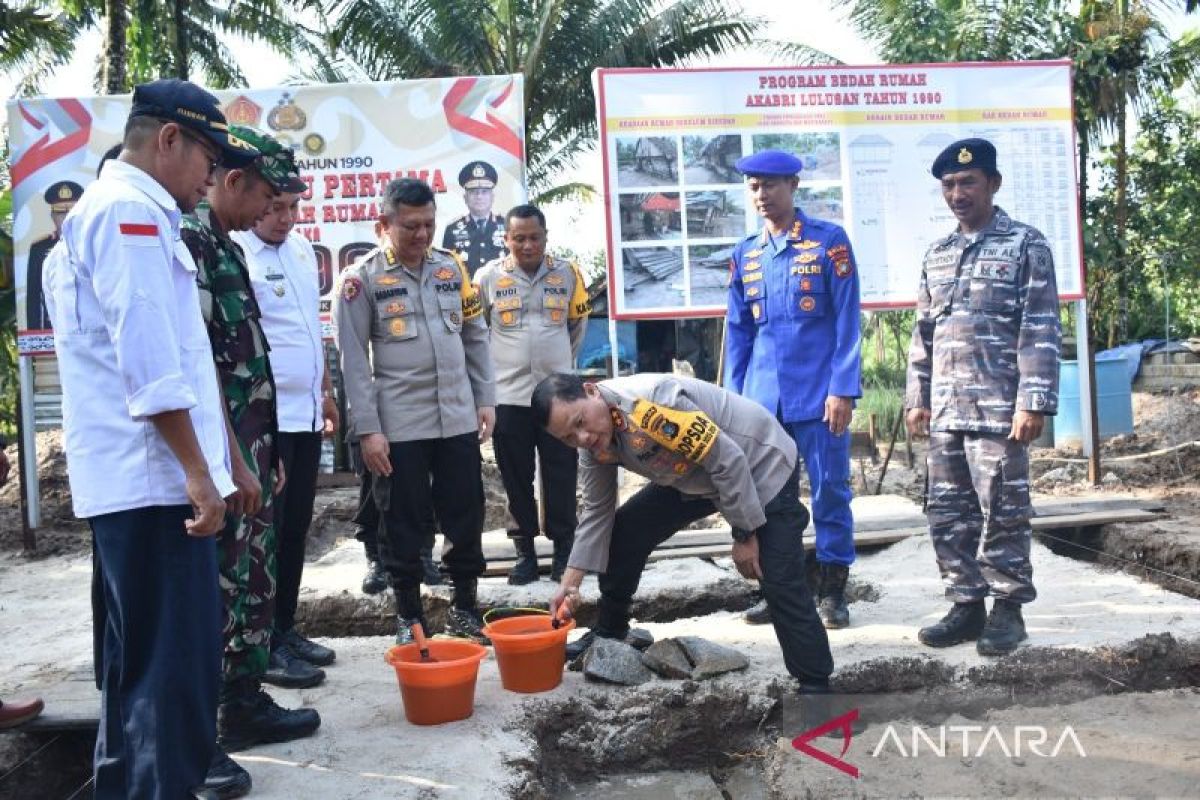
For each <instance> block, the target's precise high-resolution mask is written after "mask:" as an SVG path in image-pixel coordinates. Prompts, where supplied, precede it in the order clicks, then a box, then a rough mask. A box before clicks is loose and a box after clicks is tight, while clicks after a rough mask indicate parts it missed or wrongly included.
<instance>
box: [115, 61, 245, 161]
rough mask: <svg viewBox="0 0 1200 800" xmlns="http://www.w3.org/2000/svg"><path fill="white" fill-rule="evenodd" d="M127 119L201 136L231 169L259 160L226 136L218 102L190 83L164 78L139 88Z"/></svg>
mask: <svg viewBox="0 0 1200 800" xmlns="http://www.w3.org/2000/svg"><path fill="white" fill-rule="evenodd" d="M129 116H130V118H131V119H132V118H133V117H156V118H158V119H161V120H165V121H167V122H174V123H177V124H179V125H182V126H184V127H186V128H190V129H192V130H193V131H196V132H197V133H200V134H202V135H203V136H204V137H205V138H206V139H208V140H209V141H210V142H212V143H213V146H214V147H216V148H217V152H218V153H220V154H221V163H222V164H224V165H225V166H226V167H230V168H232V169H239V168H241V167H245V166H248V165H249V164H251V163H253V162H254V159H256V158H258V156H259V153H258V150H256V149H254V148H253V147H251V146H250V145H249V144H248V143H246V142H243V141H241V140H240V139H238V138H237V137H236V136H230V135H229V125H228V123H227V121H226V119H225V114H224V112H222V111H221V104H220V102H219V101H218V100H217V98H216V97H215V96H213V95H212V94H209V93H208V92H206V91H205V90H203V89H201V88H200V87H199V86H197V85H196V84H194V83H191V82H190V81H185V80H180V79H179V78H163V79H161V80H157V81H151V82H150V83H142V84H138V85H137V86H135V87H134V88H133V107H132V108H130V110H129Z"/></svg>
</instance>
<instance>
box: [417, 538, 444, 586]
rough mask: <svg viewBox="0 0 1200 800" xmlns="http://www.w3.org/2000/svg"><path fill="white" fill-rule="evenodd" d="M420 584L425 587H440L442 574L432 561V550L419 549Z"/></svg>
mask: <svg viewBox="0 0 1200 800" xmlns="http://www.w3.org/2000/svg"><path fill="white" fill-rule="evenodd" d="M421 583H423V584H425V585H426V586H441V585H442V573H441V571H440V570H439V569H438V565H437V562H436V561H434V560H433V548H432V547H422V548H421Z"/></svg>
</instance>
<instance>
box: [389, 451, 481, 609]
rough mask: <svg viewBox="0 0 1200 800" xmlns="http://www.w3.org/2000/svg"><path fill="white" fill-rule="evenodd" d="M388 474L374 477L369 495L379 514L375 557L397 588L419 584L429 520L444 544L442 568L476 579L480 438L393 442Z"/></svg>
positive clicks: (479, 550)
mask: <svg viewBox="0 0 1200 800" xmlns="http://www.w3.org/2000/svg"><path fill="white" fill-rule="evenodd" d="M389 456H390V458H391V462H392V474H391V477H388V478H378V477H377V478H376V479H375V480H374V482H373V489H372V494H373V496H374V498H375V503H376V505H377V506H378V507H379V511H380V514H381V515H382V518H383V525H382V531H383V536H382V537H381V541H380V545H381V546H380V548H379V555H380V560H381V561H382V563H383V566H384V568H385V569H386V570H387V571H388V575H389V576H390V577H391V579H392V588H393V589H395V590H397V591H400V590H404V589H411V588H413V587H416V586H418V585H420V583H421V576H422V569H421V548H422V547H424V546H425V542H426V539H427V538H428V536H429V532H430V529H429V525H430V520H432V519H434V518H435V515H436V519H437V520H438V521H439V522H440V523H441V527H442V535H443V536H444V537H445V539H446V542H445V544H444V545H443V547H442V566H443V568H444V569H445V571H446V572H448V573H450V575H452V576H453V577H456V578H478V577H479V576H480V575H482V574H483V570H484V567H485V566H486V564H485V562H484V560H483V545H482V537H483V503H484V497H483V475H482V472H481V470H482V466H483V465H482V460H481V458H480V455H479V437H478V435H477V434H475V433H464V434H462V435H461V436H451V437H448V438H445V439H420V440H418V441H413V442H392V443H391V448H390V452H389Z"/></svg>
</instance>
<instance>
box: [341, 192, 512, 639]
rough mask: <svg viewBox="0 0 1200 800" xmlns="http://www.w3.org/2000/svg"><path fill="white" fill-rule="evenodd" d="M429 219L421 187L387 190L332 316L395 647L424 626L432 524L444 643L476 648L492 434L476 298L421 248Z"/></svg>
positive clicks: (447, 263)
mask: <svg viewBox="0 0 1200 800" xmlns="http://www.w3.org/2000/svg"><path fill="white" fill-rule="evenodd" d="M435 215H436V209H435V206H434V197H433V190H432V189H430V188H429V185H428V184H426V183H425V182H423V181H419V180H415V179H412V178H405V179H403V180H395V181H392V182H391V183H390V184H388V187H387V191H386V193H385V195H384V200H383V216H381V217H380V219H379V223H378V226H377V231H378V232H379V233H380V236H381V244H380V246H379V247H378V248H376V249H375V250H373V251H371V252H370V253H368V254H367V255H366V256H364V257H363V259H362V260H360V261H358V262H357V263H356V264H354V265H353V266H352V267H350V268H349V269H348V270H346V272H345V273H344V276H343V279H342V285H341V290H340V291H339V292H338V300H337V305H336V307H335V311H334V313H335V319H336V321H337V329H338V343H339V345H340V348H341V358H342V373H343V376H344V379H345V384H346V399H347V401H348V405H349V415H350V425H351V427H352V429H353V430H354V432H355V434H356V435H357V436H358V437H359V444H360V446H361V448H362V458H363V462H364V463H365V465H366V467H367V469H369V470H370V471H371V473H372V474H374V475H375V485H374V495H375V501H376V503H377V504H378V505H379V509H380V512H381V513H382V515H383V526H382V527H383V530H382V534H383V537H382V540H381V541H380V545H381V547H380V556H381V558H382V559H383V564H384V567H385V568H386V569H387V571H388V575H389V578H390V579H391V581H392V589H393V591H394V593H395V595H396V606H397V610H398V612H399V626H398V631H397V635H396V641H397V642H399V643H401V644H403V643H406V642H409V641H412V630H411V627H412V624H413V623H414V622H418V621H419V622H421V623H422V625H424V622H425V616H424V612H423V610H422V607H421V576H422V569H421V546H422V543H423V542H424V539H425V531H426V528H427V526H428V521H429V519H431V518H432V517H433V515H434V512H436V516H437V520H438V522H439V523H440V524H441V527H442V533H443V534H444V535H445V537H446V540H447V542H448V546H447V547H446V548H445V549H444V550H443V551H442V563H443V564H444V566H445V568H446V571H447V572H449V573H450V575H451V577H452V578H453V580H454V607H453V608H452V609H451V611H450V618H449V623H448V625H447V632H448V633H450V634H453V635H456V636H464V637H470V638H474V639H479V640H482V639H483V636H482V633H481V629H482V620H480V618H479V611H478V608H477V606H476V587H477V584H478V578H479V576H480V575H482V574H483V569H484V560H483V548H482V545H481V541H480V540H481V537H482V534H483V503H484V498H483V475H482V471H481V470H482V464H481V460H480V455H479V444H480V442H482V441H486V440H487V439H488V437H490V436H491V434H492V428H493V427H494V425H495V420H496V414H495V405H496V390H495V386H494V384H493V381H492V364H491V356H490V355H489V353H488V329H487V325H486V324H484V321H483V313H482V310H481V308H480V304H479V295H478V293H477V292H476V290H475V288H474V286H472V285H471V282H470V280H469V279H468V277H467V273H466V268H465V267H464V266H463V263H462V261H460V260H459V259H458V257H457V256H455V255H453V254H451V253H449V252H447V251H445V250H440V249H435V248H430V242H431V241H432V240H433V230H434V224H435V223H434V218H435Z"/></svg>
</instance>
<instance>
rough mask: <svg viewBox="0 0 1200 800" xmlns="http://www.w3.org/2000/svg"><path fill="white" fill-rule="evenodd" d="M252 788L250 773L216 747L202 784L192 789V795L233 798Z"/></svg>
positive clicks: (214, 799)
mask: <svg viewBox="0 0 1200 800" xmlns="http://www.w3.org/2000/svg"><path fill="white" fill-rule="evenodd" d="M253 788H254V781H253V780H252V779H251V778H250V773H249V772H246V770H244V769H242V767H241V765H239V764H238V763H237V762H236V761H234V760H233V759H232V758H230V757H229V756H228V754H226V752H225V751H224V750H222V749H221V748H220V747H218V748H217V751H216V752H215V753H213V757H212V762H211V763H210V764H209V765H208V774H207V775H205V776H204V785H203V786H200V787H198V788H196V789H195V790H193V792H192V795H193V796H194V797H200V798H204V800H233V798H235V797H245V796H246V795H248V794H250V790H251V789H253Z"/></svg>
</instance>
